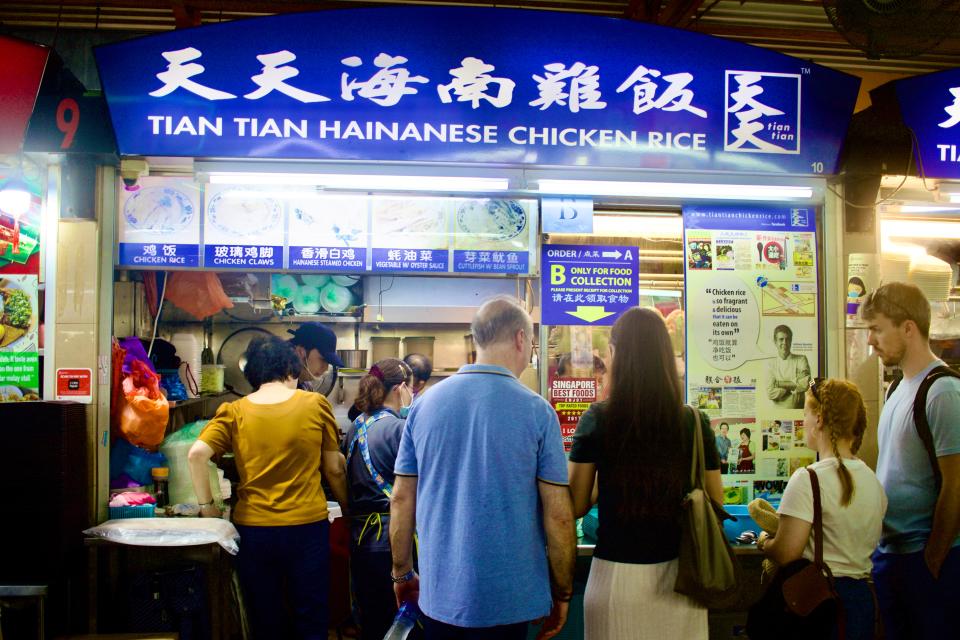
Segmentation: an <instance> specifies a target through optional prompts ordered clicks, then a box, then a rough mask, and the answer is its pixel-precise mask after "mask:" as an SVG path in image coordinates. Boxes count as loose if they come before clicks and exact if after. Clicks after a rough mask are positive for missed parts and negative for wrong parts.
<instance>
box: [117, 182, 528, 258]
mask: <svg viewBox="0 0 960 640" xmlns="http://www.w3.org/2000/svg"><path fill="white" fill-rule="evenodd" d="M119 188H120V201H121V207H120V208H121V211H122V215H121V216H120V221H119V225H118V226H119V229H118V235H119V251H118V264H120V265H124V266H130V267H139V268H169V267H173V268H189V267H200V266H203V267H206V268H212V269H268V270H273V271H278V270H283V269H287V270H290V271H303V272H309V271H317V272H323V273H338V272H339V273H364V272H368V271H375V272H385V273H404V272H407V273H450V272H453V273H485V274H516V275H531V274H535V273H536V266H537V263H536V260H535V258H536V256H535V255H534V256H532V257H531V253H530V252H531V247H534V246H535V244H536V243H535V239H536V233H537V219H538V214H539V212H538V208H537V202H536V200H532V199H502V200H501V199H492V198H440V197H392V196H390V197H387V196H368V195H335V194H319V193H317V192H316V191H313V190H309V189H304V188H302V187H300V188H298V187H283V188H273V189H263V188H259V187H253V186H249V187H248V186H225V185H207V186H206V187H205V188H204V190H203V192H202V193H201V191H200V189H199V187H198V186H197V185H194V184H193V183H192V182H190V181H189V180H187V179H182V178H143V179H141V180H140V182H139V188H138V189H137V190H135V191H127V190H126V188H125V187H123V186H120V187H119ZM201 201H202V205H201ZM201 211H203V215H202V216H201V215H200V212H201ZM201 219H202V223H203V224H202V232H201ZM201 236H202V241H201Z"/></svg>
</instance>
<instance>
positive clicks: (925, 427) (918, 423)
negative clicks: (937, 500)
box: [913, 365, 960, 496]
mask: <svg viewBox="0 0 960 640" xmlns="http://www.w3.org/2000/svg"><path fill="white" fill-rule="evenodd" d="M940 378H960V373H957V372H956V371H954V370H953V369H951V368H950V367H947V366H944V365H940V366H937V367H934V368H933V369H931V370H930V373H928V374H927V375H926V377H925V378H924V379H923V382H921V383H920V387H919V388H918V389H917V395H916V396H915V397H914V399H913V424H914V427H916V429H917V435H918V436H919V437H920V442H922V443H923V448H924V449H926V450H927V457H928V458H929V459H930V467H931V469H933V482H934V484H935V486H936V488H937V495H938V496H939V495H940V487H941V486H942V485H943V474H941V473H940V463H939V462H938V461H937V448H936V446H935V445H934V443H933V432H931V431H930V422H929V421H928V420H927V394H928V393H929V392H930V387H932V386H933V383H934V382H936V381H937V380H939V379H940Z"/></svg>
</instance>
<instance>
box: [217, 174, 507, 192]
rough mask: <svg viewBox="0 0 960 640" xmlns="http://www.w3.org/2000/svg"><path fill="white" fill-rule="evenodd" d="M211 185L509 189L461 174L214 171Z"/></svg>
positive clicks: (497, 181) (500, 181) (491, 180)
mask: <svg viewBox="0 0 960 640" xmlns="http://www.w3.org/2000/svg"><path fill="white" fill-rule="evenodd" d="M210 184H237V185H245V186H246V185H249V186H258V185H287V186H294V185H309V186H317V187H326V188H329V189H357V190H365V191H379V190H383V191H471V192H485V191H506V190H507V189H508V188H509V186H510V181H509V180H508V179H507V178H478V177H459V176H388V175H376V174H373V175H358V174H321V173H257V172H238V173H211V174H210Z"/></svg>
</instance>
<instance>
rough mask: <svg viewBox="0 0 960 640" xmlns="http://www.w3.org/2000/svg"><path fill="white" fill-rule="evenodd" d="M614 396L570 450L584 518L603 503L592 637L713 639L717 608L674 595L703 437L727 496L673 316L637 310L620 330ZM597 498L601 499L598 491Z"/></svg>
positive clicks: (589, 414) (588, 615) (717, 493)
mask: <svg viewBox="0 0 960 640" xmlns="http://www.w3.org/2000/svg"><path fill="white" fill-rule="evenodd" d="M610 355H611V357H612V359H613V364H612V367H611V375H610V386H611V389H610V395H609V398H608V399H607V400H606V401H604V402H598V403H595V404H593V405H592V406H591V407H590V408H589V409H588V410H587V411H586V413H584V414H583V416H582V417H581V418H580V423H579V425H578V426H577V432H576V434H575V435H574V439H573V449H572V450H571V452H570V463H569V467H570V489H571V491H572V493H573V504H574V510H575V511H576V515H577V516H578V517H579V516H582V515H584V514H585V513H586V512H587V511H588V510H589V509H590V507H591V506H592V504H593V502H594V500H595V499H596V501H597V502H598V503H599V520H600V522H599V527H598V529H597V546H596V549H595V550H594V554H593V563H592V564H591V566H590V577H589V580H588V581H587V591H586V595H585V596H584V637H585V638H586V639H587V640H591V639H598V638H603V639H604V640H610V639H616V638H631V639H637V638H655V639H656V640H663V639H664V638H684V640H695V639H697V638H702V639H706V638H707V610H706V609H704V608H702V607H701V606H699V605H698V604H696V603H695V602H694V601H693V600H691V599H689V598H687V597H685V596H681V595H679V594H677V593H675V592H674V590H673V585H674V583H675V582H676V577H677V556H678V554H679V545H680V508H681V507H680V505H681V501H682V500H683V497H684V494H685V492H686V491H688V490H689V489H690V487H689V486H687V484H688V481H689V477H690V461H691V456H692V448H691V447H692V443H693V438H694V437H699V438H702V439H703V446H704V451H705V452H706V468H707V474H706V476H707V487H706V488H707V493H708V494H709V496H710V497H711V498H712V499H713V500H715V501H716V502H718V503H720V502H722V499H723V489H722V485H721V482H720V458H719V455H718V454H717V448H716V444H715V442H714V437H713V432H712V430H711V429H710V420H709V418H708V417H707V416H706V415H704V414H702V413H701V415H700V433H696V434H695V433H694V425H695V424H696V422H695V417H694V414H693V411H694V410H693V409H690V408H689V407H685V406H684V404H683V391H682V389H681V385H680V378H679V377H678V375H677V366H676V361H675V359H674V355H673V347H672V345H671V343H670V336H669V334H668V333H667V327H666V325H665V324H664V322H663V318H662V317H661V316H660V315H659V314H658V313H657V312H655V311H651V310H648V309H640V308H633V309H630V310H629V311H627V312H626V313H624V314H623V315H622V316H621V317H620V319H619V320H617V322H616V324H614V325H613V331H612V332H611V335H610ZM595 496H596V498H595Z"/></svg>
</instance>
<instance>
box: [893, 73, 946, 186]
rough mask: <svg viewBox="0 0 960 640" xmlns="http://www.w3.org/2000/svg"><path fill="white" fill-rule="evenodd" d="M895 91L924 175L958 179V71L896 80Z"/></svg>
mask: <svg viewBox="0 0 960 640" xmlns="http://www.w3.org/2000/svg"><path fill="white" fill-rule="evenodd" d="M896 88H897V97H898V98H899V101H900V112H901V113H902V114H903V122H904V124H906V125H907V126H908V127H910V128H911V129H912V130H913V132H914V133H915V134H916V136H917V154H918V155H919V157H918V158H917V160H918V161H920V162H922V166H923V169H924V171H925V173H926V175H927V176H928V177H931V178H960V70H957V69H950V70H948V71H940V72H938V73H930V74H927V75H924V76H916V77H913V78H905V79H903V80H897V81H896Z"/></svg>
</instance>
